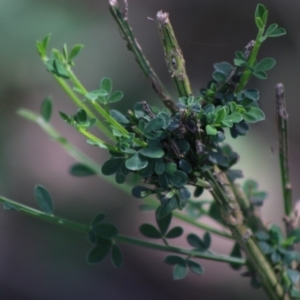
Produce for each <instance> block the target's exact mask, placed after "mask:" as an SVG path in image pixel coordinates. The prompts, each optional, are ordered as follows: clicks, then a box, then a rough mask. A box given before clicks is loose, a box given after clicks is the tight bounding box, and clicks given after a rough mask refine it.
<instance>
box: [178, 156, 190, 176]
mask: <svg viewBox="0 0 300 300" xmlns="http://www.w3.org/2000/svg"><path fill="white" fill-rule="evenodd" d="M179 167H180V169H181V170H182V171H184V172H185V173H187V174H189V173H191V172H192V169H193V168H192V166H191V164H190V163H189V162H188V161H187V160H185V159H181V160H180V161H179Z"/></svg>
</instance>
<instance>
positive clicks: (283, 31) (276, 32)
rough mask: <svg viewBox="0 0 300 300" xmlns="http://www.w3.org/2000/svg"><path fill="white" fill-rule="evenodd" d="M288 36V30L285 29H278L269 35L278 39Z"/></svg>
mask: <svg viewBox="0 0 300 300" xmlns="http://www.w3.org/2000/svg"><path fill="white" fill-rule="evenodd" d="M285 34H286V30H285V29H284V28H277V29H276V30H274V31H273V32H272V33H270V34H268V37H278V36H282V35H285Z"/></svg>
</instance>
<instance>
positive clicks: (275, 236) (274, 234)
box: [269, 224, 284, 245]
mask: <svg viewBox="0 0 300 300" xmlns="http://www.w3.org/2000/svg"><path fill="white" fill-rule="evenodd" d="M269 233H270V236H271V240H272V241H273V242H274V243H275V244H277V245H278V244H281V243H282V242H283V240H284V237H283V233H282V231H281V229H280V227H279V226H277V225H275V224H273V225H272V226H271V228H270V229H269Z"/></svg>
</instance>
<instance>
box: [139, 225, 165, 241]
mask: <svg viewBox="0 0 300 300" xmlns="http://www.w3.org/2000/svg"><path fill="white" fill-rule="evenodd" d="M140 232H141V234H142V235H144V236H146V237H148V238H151V239H160V238H161V233H160V232H159V231H158V230H157V228H156V227H154V226H153V225H151V224H142V225H141V226H140Z"/></svg>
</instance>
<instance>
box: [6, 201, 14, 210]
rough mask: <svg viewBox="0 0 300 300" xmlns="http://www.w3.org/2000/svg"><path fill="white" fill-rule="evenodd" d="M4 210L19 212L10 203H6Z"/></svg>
mask: <svg viewBox="0 0 300 300" xmlns="http://www.w3.org/2000/svg"><path fill="white" fill-rule="evenodd" d="M3 209H4V210H17V207H16V206H15V205H13V204H11V203H9V202H4V205H3Z"/></svg>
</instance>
